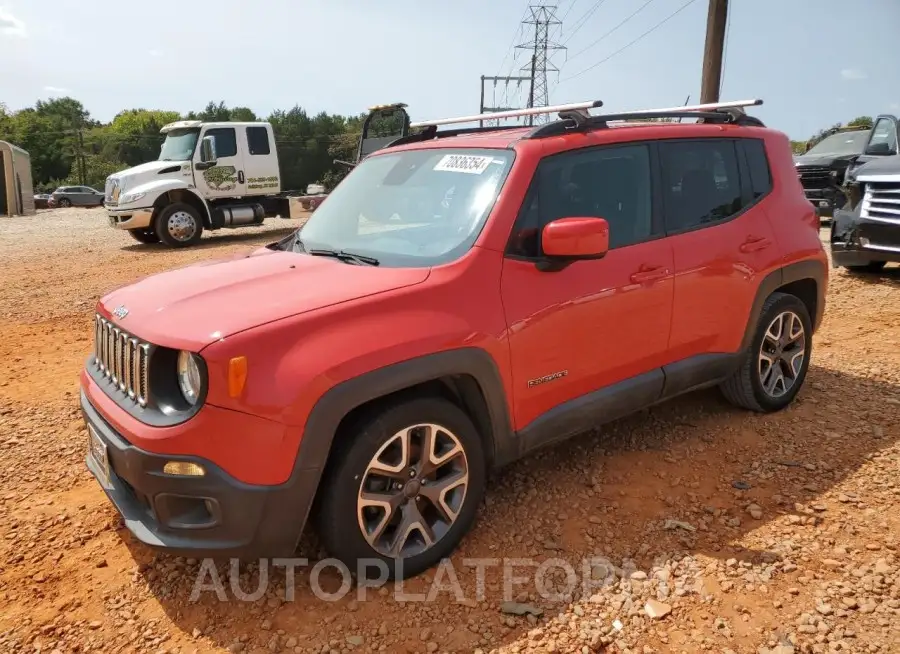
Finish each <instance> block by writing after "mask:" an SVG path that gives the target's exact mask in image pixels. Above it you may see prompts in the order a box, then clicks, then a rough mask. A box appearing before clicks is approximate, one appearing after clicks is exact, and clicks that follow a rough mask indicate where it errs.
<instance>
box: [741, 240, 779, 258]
mask: <svg viewBox="0 0 900 654" xmlns="http://www.w3.org/2000/svg"><path fill="white" fill-rule="evenodd" d="M770 245H772V241H771V240H769V239H767V238H766V237H764V236H748V237H747V240H746V241H744V242H743V243H742V244H741V247H740V250H741V252H743V253H745V254H746V253H748V252H758V251H759V250H765V249H766V248H767V247H769V246H770Z"/></svg>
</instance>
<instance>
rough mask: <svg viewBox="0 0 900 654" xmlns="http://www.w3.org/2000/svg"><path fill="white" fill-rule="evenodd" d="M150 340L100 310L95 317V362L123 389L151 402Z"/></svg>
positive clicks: (127, 394)
mask: <svg viewBox="0 0 900 654" xmlns="http://www.w3.org/2000/svg"><path fill="white" fill-rule="evenodd" d="M149 359H150V344H149V343H145V342H144V341H141V340H140V339H138V338H135V337H134V336H132V335H131V334H129V333H128V332H126V331H125V330H123V329H121V328H119V327H116V326H115V325H114V324H112V323H111V322H110V321H108V320H106V319H105V318H103V317H102V316H100V315H99V314H98V315H97V316H95V318H94V365H95V366H96V367H97V370H98V371H100V373H101V374H102V375H103V376H104V377H106V378H107V379H108V380H110V381H111V382H112V383H113V384H115V386H116V388H117V389H118V391H119V393H121V394H122V395H123V396H125V397H127V398H128V399H130V400H132V401H134V402H137V403H138V404H139V405H140V406H146V405H147V395H148V390H149V389H148V387H149V385H150V383H149V365H148V363H149Z"/></svg>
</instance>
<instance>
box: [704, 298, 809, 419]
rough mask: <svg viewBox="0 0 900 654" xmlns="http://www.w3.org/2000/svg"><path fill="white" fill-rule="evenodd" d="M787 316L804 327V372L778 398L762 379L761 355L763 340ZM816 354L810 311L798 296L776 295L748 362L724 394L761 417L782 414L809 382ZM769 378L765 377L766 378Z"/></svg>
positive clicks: (725, 384)
mask: <svg viewBox="0 0 900 654" xmlns="http://www.w3.org/2000/svg"><path fill="white" fill-rule="evenodd" d="M785 312H791V313H793V314H794V315H796V316H797V318H799V319H800V323H801V325H802V327H803V351H804V356H803V360H802V362H801V364H800V368H799V370H798V371H797V373H796V377H795V378H794V381H793V384H792V385H791V387H790V388H788V389H787V390H786V392H784V393H783V394H781V395H779V396H777V397H776V396H774V395H773V394H771V393H769V392H767V391H766V389H765V388H764V387H763V382H762V380H761V379H760V377H761V375H762V373H761V371H760V358H761V357H760V353H761V348H762V344H763V339H764V338H765V336H766V331H767V330H768V329H769V326H770V325H771V324H772V323H773V321H774V320H775V319H776V318H778V316H780V315H782V314H784V313H785ZM811 354H812V320H811V319H810V317H809V311H808V310H807V309H806V305H805V304H803V302H801V301H800V299H799V298H797V297H796V296H794V295H788V294H786V293H773V294H772V295H770V296H769V298H768V299H767V300H766V302H765V304H763V308H762V311H761V312H760V316H759V322H758V324H757V325H756V330H755V331H754V333H753V339H752V340H751V341H750V346H749V347H748V348H747V350H746V352H745V353H744V361H743V363H742V364H741V367H740V368H739V369H738V370H737V371H735V373H734V375H732V377H730V378H729V379H728V380H726V381H725V382H723V383H722V384H721V386H720V389H721V391H722V394H723V395H724V396H725V399H727V400H728V401H729V402H731V403H732V404H734V405H736V406H739V407H742V408H744V409H750V410H751V411H758V412H761V413H769V412H773V411H780V410H781V409H783V408H785V407H786V406H787V405H789V404H790V403H791V402H792V401H793V399H794V398H795V397H796V396H797V393H798V392H799V391H800V388H801V387H802V386H803V381H804V380H805V379H806V372H807V370H808V369H809V359H810V355H811ZM762 376H765V375H762Z"/></svg>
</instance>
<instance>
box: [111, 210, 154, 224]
mask: <svg viewBox="0 0 900 654" xmlns="http://www.w3.org/2000/svg"><path fill="white" fill-rule="evenodd" d="M106 213H107V216H108V219H109V225H110V227H114V228H116V229H147V228H148V227H150V225H151V223H152V222H153V208H152V207H148V208H146V209H110V208H108V207H107V211H106Z"/></svg>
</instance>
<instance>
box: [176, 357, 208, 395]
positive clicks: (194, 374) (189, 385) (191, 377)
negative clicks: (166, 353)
mask: <svg viewBox="0 0 900 654" xmlns="http://www.w3.org/2000/svg"><path fill="white" fill-rule="evenodd" d="M177 371H178V388H179V390H181V395H182V396H183V397H184V399H185V401H186V402H187V403H188V404H190V405H191V406H194V405H195V404H197V401H198V400H199V399H200V393H201V391H202V390H203V377H202V375H201V374H200V366H199V365H198V364H197V355H196V354H193V353H192V352H186V351H184V350H182V351H181V352H179V353H178V366H177Z"/></svg>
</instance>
